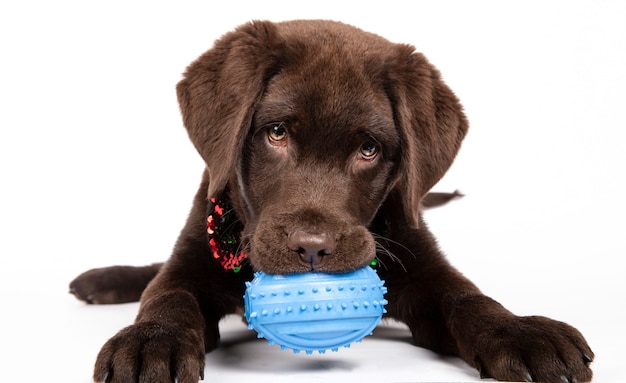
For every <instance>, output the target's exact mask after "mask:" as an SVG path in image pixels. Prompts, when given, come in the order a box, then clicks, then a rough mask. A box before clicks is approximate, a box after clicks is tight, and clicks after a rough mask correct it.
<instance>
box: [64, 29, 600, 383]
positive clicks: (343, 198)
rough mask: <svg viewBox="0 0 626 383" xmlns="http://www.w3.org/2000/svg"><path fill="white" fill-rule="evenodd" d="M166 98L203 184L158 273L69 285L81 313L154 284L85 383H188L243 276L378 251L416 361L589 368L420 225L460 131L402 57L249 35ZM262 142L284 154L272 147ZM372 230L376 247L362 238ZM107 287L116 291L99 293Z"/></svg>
mask: <svg viewBox="0 0 626 383" xmlns="http://www.w3.org/2000/svg"><path fill="white" fill-rule="evenodd" d="M177 92H178V98H179V102H180V107H181V111H182V115H183V120H184V124H185V126H186V128H187V130H188V133H189V137H190V139H191V141H192V142H193V144H194V145H195V147H196V149H197V150H198V152H199V153H200V155H201V156H202V158H203V159H204V161H205V162H206V171H205V172H204V175H203V177H202V182H201V184H200V187H199V189H198V192H197V194H196V196H195V199H194V203H193V207H192V209H191V213H190V215H189V218H188V221H187V223H186V225H185V227H184V228H183V231H182V233H181V235H180V237H179V239H178V241H177V243H176V246H175V248H174V252H173V254H172V256H171V258H170V259H169V260H168V261H167V263H165V264H164V265H163V266H162V267H161V265H152V266H148V267H145V268H135V269H134V270H135V271H134V272H133V269H132V268H130V269H129V268H123V267H120V266H118V267H113V268H106V269H99V270H92V271H90V272H87V273H86V274H83V275H81V276H79V277H78V278H77V279H76V280H75V281H73V282H72V285H71V289H72V292H73V293H75V294H76V295H77V297H79V298H80V299H84V300H87V301H90V302H93V303H115V302H122V301H127V300H128V299H132V298H136V297H137V296H138V294H139V293H140V292H141V291H142V290H143V287H144V285H145V283H146V282H147V280H149V279H151V277H152V276H154V275H155V274H156V276H155V277H154V279H152V281H151V282H150V283H149V285H148V286H147V288H146V289H145V291H144V292H143V295H142V297H141V306H140V310H139V314H138V315H137V319H136V322H135V324H133V325H132V326H129V327H127V328H125V329H123V330H122V331H120V332H119V333H118V334H117V335H115V336H114V337H113V338H111V339H110V340H109V341H108V342H107V343H106V344H105V345H104V346H103V348H102V350H101V352H100V354H99V355H98V359H97V362H96V366H95V372H94V379H95V380H96V381H99V382H100V381H107V382H134V381H170V379H172V377H176V378H177V379H178V381H179V382H181V383H186V382H196V381H197V380H198V377H201V376H202V374H203V371H204V354H205V353H206V352H209V351H211V350H213V349H215V348H216V347H217V346H218V342H219V330H218V322H219V320H220V319H221V318H223V317H224V316H225V315H227V314H231V313H235V312H237V311H238V310H240V308H241V306H242V298H241V297H242V295H243V292H244V281H246V280H249V279H251V275H252V274H251V273H252V271H253V270H262V271H265V272H268V273H293V272H309V271H311V270H314V271H347V270H352V269H355V268H358V267H361V266H364V265H366V264H368V263H369V262H370V261H371V259H372V258H373V257H374V256H375V255H376V251H377V247H378V248H381V247H384V248H385V249H384V251H380V252H379V253H378V257H379V258H380V261H381V267H380V269H379V274H380V276H381V278H383V279H384V280H385V281H386V284H387V286H388V289H389V293H388V300H389V305H388V314H387V316H388V317H390V318H394V319H396V320H399V321H402V322H404V323H406V324H407V325H408V327H409V328H410V330H411V333H412V335H413V340H414V341H415V343H416V344H417V345H419V346H422V347H427V348H430V349H432V350H435V351H438V352H441V353H446V354H455V355H459V356H460V357H461V358H463V359H464V360H465V361H466V362H467V363H469V364H470V365H472V366H474V367H476V368H478V369H479V370H480V372H481V376H483V377H493V378H496V379H500V380H539V381H542V382H564V381H569V382H575V381H578V382H583V381H589V380H591V377H592V373H591V370H590V369H589V363H590V362H591V360H592V358H593V352H592V351H591V349H590V348H589V347H588V346H587V344H586V342H585V340H584V339H583V337H582V335H581V334H580V333H579V332H578V331H577V330H576V329H574V328H572V327H570V326H569V325H567V324H565V323H562V322H557V321H553V320H551V319H547V318H544V317H518V316H515V315H513V314H512V313H511V312H509V311H508V310H506V309H505V308H504V307H502V306H501V305H500V304H499V303H497V302H495V301H493V300H492V299H490V298H488V297H487V296H485V295H483V294H482V293H481V292H480V291H479V290H478V288H477V287H476V286H475V285H474V284H473V283H472V282H470V281H469V280H467V279H466V278H465V277H464V276H463V275H461V274H460V273H459V272H457V271H456V270H455V269H454V268H453V267H452V266H451V265H450V264H449V263H448V262H447V261H446V259H445V258H444V256H443V255H442V254H441V252H440V250H439V248H438V247H437V245H436V242H435V239H434V238H433V236H432V234H431V233H430V231H429V230H428V228H427V226H426V225H425V223H424V221H423V219H422V214H421V211H422V209H423V208H424V205H428V206H433V205H438V204H441V203H443V202H445V201H447V200H448V199H450V198H454V197H455V196H458V194H451V195H437V194H431V195H427V192H428V190H430V188H431V187H432V186H433V185H434V184H435V183H436V182H437V181H438V180H439V179H440V178H441V177H442V176H443V174H444V173H445V172H446V170H447V169H448V168H449V167H450V165H451V164H452V161H453V159H454V157H455V156H456V153H457V151H458V149H459V147H460V145H461V141H462V139H463V137H464V136H465V134H466V132H467V127H468V125H467V121H466V118H465V116H464V114H463V111H462V107H461V105H460V104H459V102H458V100H457V98H456V97H455V95H454V94H453V93H452V91H451V90H450V89H449V88H448V87H447V86H446V85H445V84H444V83H443V81H442V80H441V77H440V75H439V72H438V71H437V70H436V69H435V68H434V67H433V66H432V65H431V64H430V63H429V62H428V61H427V60H426V58H425V57H424V56H423V55H422V54H420V53H416V52H414V50H413V48H412V47H411V46H408V45H402V44H392V43H390V42H388V41H387V40H385V39H383V38H381V37H378V36H376V35H373V34H369V33H366V32H363V31H361V30H359V29H357V28H353V27H351V26H348V25H344V24H340V23H335V22H329V21H293V22H285V23H278V24H274V23H270V22H253V23H249V24H246V25H243V26H241V27H239V28H238V29H236V30H235V31H233V32H231V33H228V34H226V35H225V36H223V37H222V38H221V39H219V40H218V41H217V42H216V43H215V45H214V47H213V48H212V49H210V50H209V51H207V52H206V53H205V54H203V55H202V56H200V57H199V58H198V59H197V60H196V61H195V62H193V63H192V64H191V65H190V66H189V67H188V68H187V71H186V72H185V75H184V78H183V79H182V81H181V82H180V83H179V84H178V86H177ZM276 127H278V128H280V129H285V130H284V131H282V130H281V132H285V133H286V138H284V140H283V139H282V138H281V140H278V141H276V140H275V141H272V140H270V139H269V138H268V134H269V132H271V131H272V129H274V128H276ZM362 148H365V149H366V150H365V154H368V153H369V152H368V150H367V149H371V148H374V149H375V150H376V151H377V152H376V153H375V154H376V155H375V156H372V157H368V156H367V155H363V154H361V152H360V151H361V149H362ZM223 192H226V193H228V194H229V197H230V199H231V200H232V203H233V206H234V208H235V211H236V213H237V216H238V217H239V218H240V219H241V221H242V222H243V224H244V231H243V233H242V241H243V243H244V246H245V250H246V252H247V253H248V255H249V264H247V265H246V266H245V267H244V269H243V270H242V272H240V273H237V274H234V273H232V272H227V271H224V270H223V269H222V267H221V265H220V264H219V263H218V262H217V261H215V260H214V259H213V258H212V256H211V251H210V248H209V245H208V242H207V238H206V226H205V224H206V223H205V219H206V216H205V214H206V209H207V198H209V197H213V196H217V195H219V194H220V193H223ZM375 218H376V220H382V221H383V222H386V223H387V224H388V226H389V232H390V239H389V240H386V239H382V238H377V239H375V237H374V235H373V234H372V233H370V231H369V230H368V227H369V226H370V225H371V224H372V221H373V220H374V219H375ZM120 273H124V277H125V278H126V279H127V281H128V282H125V283H120V284H119V285H113V284H111V283H108V282H107V281H109V280H110V277H111V276H118V277H119V276H120V275H121V274H120ZM135 274H136V275H135Z"/></svg>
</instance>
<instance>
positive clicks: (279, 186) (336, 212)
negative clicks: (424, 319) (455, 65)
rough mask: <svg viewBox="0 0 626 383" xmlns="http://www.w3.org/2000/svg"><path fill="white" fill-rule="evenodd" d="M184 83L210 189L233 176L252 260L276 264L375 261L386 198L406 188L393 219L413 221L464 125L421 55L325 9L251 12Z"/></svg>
mask: <svg viewBox="0 0 626 383" xmlns="http://www.w3.org/2000/svg"><path fill="white" fill-rule="evenodd" d="M177 90H178V96H179V101H180V105H181V110H182V114H183V120H184V123H185V126H186V128H187V129H188V132H189V136H190V138H191V140H192V142H193V143H194V145H195V146H196V148H197V149H198V151H199V152H200V154H201V155H202V157H203V158H204V160H205V161H206V163H207V170H208V174H209V190H208V196H209V197H210V196H215V195H217V194H219V193H220V192H221V191H222V190H223V189H224V188H225V187H226V185H228V186H229V187H228V190H229V191H230V193H231V196H230V197H231V200H232V201H233V203H234V205H235V209H236V211H237V214H238V216H239V217H240V218H241V220H242V221H243V223H244V233H243V237H244V241H246V243H247V244H248V245H247V246H248V249H247V251H248V254H249V257H250V261H251V262H252V264H253V266H254V267H255V268H256V269H258V270H263V271H266V272H269V273H288V272H304V271H310V270H319V271H346V270H350V269H355V268H358V267H361V266H364V265H366V264H367V263H368V262H369V261H371V259H372V258H373V257H374V256H375V253H376V247H375V242H374V239H373V237H372V235H371V234H370V233H369V231H368V230H367V226H368V225H369V224H370V222H371V221H372V219H373V217H374V216H375V214H376V212H377V210H378V209H379V207H380V206H381V205H382V204H383V203H384V201H385V200H386V198H387V197H388V196H389V195H390V194H391V193H393V195H394V196H396V195H397V196H400V198H396V200H399V203H400V204H401V206H397V208H398V209H399V210H400V211H398V214H397V217H388V219H401V220H403V221H404V222H405V224H407V225H411V226H417V221H418V214H419V201H420V199H421V198H422V197H423V195H424V194H425V193H426V192H427V191H428V189H430V187H432V185H434V183H436V182H437V180H438V179H439V178H440V177H441V176H442V175H443V173H444V172H445V171H446V170H447V168H448V167H449V166H450V164H451V162H452V160H453V158H454V156H455V154H456V151H457V150H458V147H459V145H460V142H461V139H462V137H463V135H464V134H465V130H466V123H465V119H464V117H463V115H462V112H461V108H460V106H459V104H458V102H457V100H456V98H455V97H454V95H453V94H452V93H451V92H450V91H449V89H448V88H447V87H446V86H445V85H444V84H443V83H442V82H441V80H440V79H439V75H438V73H437V72H436V70H435V69H434V68H433V67H432V66H431V65H430V64H429V63H428V62H426V60H425V59H424V58H423V56H421V55H419V54H415V53H413V50H412V48H411V47H407V46H404V45H397V44H392V43H390V42H388V41H386V40H384V39H382V38H380V37H378V36H375V35H372V34H369V33H366V32H363V31H361V30H359V29H356V28H353V27H350V26H347V25H344V24H340V23H333V22H326V21H297V22H287V23H280V24H272V23H268V22H255V23H251V24H246V25H244V26H242V27H240V28H239V29H237V30H236V31H234V32H232V33H230V34H227V35H225V36H224V37H223V38H222V39H220V40H219V41H217V42H216V44H215V46H214V48H213V49H211V50H209V51H208V52H207V53H205V54H204V55H203V56H201V57H200V58H199V59H198V60H196V61H195V62H194V63H192V64H191V65H190V67H189V68H188V69H187V72H186V73H185V78H184V79H183V80H182V81H181V82H180V83H179V84H178V87H177Z"/></svg>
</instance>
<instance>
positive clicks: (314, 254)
mask: <svg viewBox="0 0 626 383" xmlns="http://www.w3.org/2000/svg"><path fill="white" fill-rule="evenodd" d="M336 245H337V243H336V242H335V239H334V238H333V237H332V236H331V235H329V234H328V233H326V232H320V231H308V230H303V229H297V230H294V231H292V232H291V233H289V235H288V236H287V247H288V248H289V249H290V250H292V251H295V252H297V253H298V254H299V255H300V257H301V258H302V261H304V262H305V263H310V264H311V265H313V266H316V265H319V264H320V263H322V261H323V260H324V257H325V256H328V255H331V254H332V253H333V252H334V251H335V247H336Z"/></svg>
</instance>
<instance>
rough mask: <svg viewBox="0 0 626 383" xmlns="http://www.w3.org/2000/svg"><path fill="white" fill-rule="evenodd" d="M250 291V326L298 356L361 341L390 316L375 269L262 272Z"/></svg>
mask: <svg viewBox="0 0 626 383" xmlns="http://www.w3.org/2000/svg"><path fill="white" fill-rule="evenodd" d="M246 287H247V289H246V293H245V295H244V301H245V310H246V319H247V321H248V327H249V328H250V329H254V330H256V332H257V333H258V337H259V338H265V339H267V340H268V341H269V343H270V344H278V345H279V346H281V348H282V349H287V348H291V349H293V351H294V352H296V353H298V352H300V351H305V352H306V353H307V354H310V353H312V352H313V351H318V352H319V353H324V352H325V351H326V350H329V349H330V350H332V351H337V350H338V349H339V347H349V346H350V344H351V343H353V342H360V341H361V340H362V339H363V337H365V336H367V335H370V334H371V333H372V331H373V330H374V328H375V327H376V326H377V325H378V323H379V322H380V319H381V318H382V315H383V314H384V313H385V312H386V311H385V308H384V306H385V305H386V304H387V301H386V300H385V299H384V295H385V293H386V292H387V288H386V287H384V282H383V281H381V280H380V278H379V277H378V274H376V271H375V270H373V269H372V268H371V267H369V266H366V267H363V268H361V269H358V270H355V271H352V272H348V273H340V274H332V273H317V272H310V273H302V274H289V275H270V274H265V273H261V272H258V273H256V274H255V277H254V280H252V282H247V283H246Z"/></svg>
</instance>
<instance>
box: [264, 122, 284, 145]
mask: <svg viewBox="0 0 626 383" xmlns="http://www.w3.org/2000/svg"><path fill="white" fill-rule="evenodd" d="M267 137H268V138H269V140H270V144H272V145H279V146H282V145H286V144H287V129H285V128H284V127H283V125H282V124H278V125H274V126H272V127H271V128H269V130H268V131H267Z"/></svg>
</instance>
